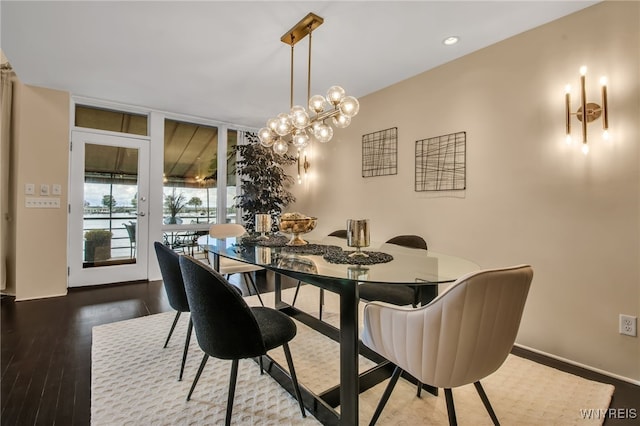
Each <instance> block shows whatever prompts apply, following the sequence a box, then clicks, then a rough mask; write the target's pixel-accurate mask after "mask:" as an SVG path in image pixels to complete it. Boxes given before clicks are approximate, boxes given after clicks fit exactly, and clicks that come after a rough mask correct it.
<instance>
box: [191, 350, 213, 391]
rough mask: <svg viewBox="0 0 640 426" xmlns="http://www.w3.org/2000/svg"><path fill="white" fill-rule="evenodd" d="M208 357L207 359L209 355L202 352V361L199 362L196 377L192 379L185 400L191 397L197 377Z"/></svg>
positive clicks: (198, 377)
mask: <svg viewBox="0 0 640 426" xmlns="http://www.w3.org/2000/svg"><path fill="white" fill-rule="evenodd" d="M208 359H209V355H207V354H204V356H203V357H202V362H201V363H200V367H198V372H197V373H196V377H195V378H194V379H193V383H192V384H191V389H189V394H188V395H187V401H189V400H190V399H191V394H192V393H193V390H194V389H195V388H196V384H197V383H198V379H200V375H201V374H202V370H204V366H205V365H206V364H207V360H208Z"/></svg>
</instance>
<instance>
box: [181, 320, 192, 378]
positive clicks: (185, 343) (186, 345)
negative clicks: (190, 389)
mask: <svg viewBox="0 0 640 426" xmlns="http://www.w3.org/2000/svg"><path fill="white" fill-rule="evenodd" d="M192 330H193V321H192V320H191V318H189V326H188V327H187V339H186V341H185V342H184V353H183V354H182V365H181V366H180V376H178V381H179V382H181V381H182V373H184V364H185V363H186V362H187V352H189V343H190V342H191V331H192Z"/></svg>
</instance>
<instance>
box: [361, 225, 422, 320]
mask: <svg viewBox="0 0 640 426" xmlns="http://www.w3.org/2000/svg"><path fill="white" fill-rule="evenodd" d="M387 244H395V245H397V246H401V247H409V248H415V249H421V250H427V242H426V241H425V240H424V238H422V237H420V236H418V235H398V236H397V237H393V238H391V239H389V240H387ZM358 292H359V293H360V298H361V299H364V300H366V301H369V302H372V301H379V302H387V303H391V304H394V305H401V306H404V305H411V306H413V307H414V308H415V307H416V306H418V304H419V303H420V287H419V286H409V285H390V284H389V285H385V284H369V283H364V284H360V285H359V286H358Z"/></svg>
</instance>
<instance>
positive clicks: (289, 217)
mask: <svg viewBox="0 0 640 426" xmlns="http://www.w3.org/2000/svg"><path fill="white" fill-rule="evenodd" d="M317 223H318V218H315V217H307V216H303V215H301V214H300V213H284V214H283V215H282V216H281V217H280V231H282V232H284V233H287V234H292V235H291V240H289V242H288V243H287V245H288V246H303V245H305V244H308V243H307V242H306V241H305V240H303V239H302V238H300V234H306V233H307V232H311V231H313V230H314V229H315V227H316V224H317Z"/></svg>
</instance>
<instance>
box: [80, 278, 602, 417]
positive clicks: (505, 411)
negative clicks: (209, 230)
mask: <svg viewBox="0 0 640 426" xmlns="http://www.w3.org/2000/svg"><path fill="white" fill-rule="evenodd" d="M292 291H293V289H290V290H286V291H285V292H284V295H283V299H284V300H291V299H292ZM300 293H301V294H300V295H299V296H298V300H297V302H296V306H298V307H300V308H302V309H304V310H307V311H308V312H309V313H311V314H312V315H315V316H317V313H318V295H319V291H318V289H317V288H315V287H312V286H302V289H301V292H300ZM325 293H326V297H325V307H324V310H323V320H325V321H327V322H329V323H333V324H336V325H337V322H338V320H339V315H338V310H337V306H338V304H337V302H338V300H337V298H336V297H335V296H334V295H332V294H331V293H328V292H325ZM262 298H263V300H264V301H265V304H267V305H273V295H272V294H264V295H262ZM247 301H248V302H249V304H251V305H257V304H258V303H259V302H257V299H256V298H255V297H248V298H247ZM174 315H175V314H174V313H163V314H156V315H151V316H147V317H142V318H136V319H132V320H128V321H122V322H117V323H113V324H107V325H101V326H97V327H94V329H93V344H92V368H91V373H92V377H91V424H92V425H95V426H97V425H214V424H223V423H224V417H225V410H226V398H227V389H228V383H229V372H230V368H231V363H230V362H229V361H221V360H216V359H213V358H210V359H209V362H208V364H207V366H206V368H205V370H204V372H203V374H202V377H201V378H200V381H199V383H198V386H197V387H196V389H195V392H194V394H193V396H192V399H191V401H189V402H187V401H186V395H187V393H188V391H189V388H190V386H191V382H192V380H193V377H194V376H195V373H196V371H197V368H198V365H199V363H200V360H201V358H202V352H201V351H200V349H199V347H198V345H197V342H196V339H195V335H194V337H193V338H192V341H191V346H190V348H189V356H188V358H187V364H186V367H185V372H184V380H183V381H181V382H179V381H177V378H178V372H179V368H180V360H181V357H182V350H183V345H184V339H185V335H186V329H187V321H188V315H187V314H183V315H182V317H181V319H180V321H179V323H178V325H177V327H176V330H175V332H174V336H172V338H171V342H170V343H169V346H168V347H167V348H166V349H163V348H162V346H163V344H164V340H165V339H166V336H167V333H168V331H169V328H170V327H171V322H172V320H173V317H174ZM297 326H298V334H297V335H296V337H295V338H294V339H293V340H292V341H291V343H290V346H291V351H292V355H293V361H294V365H295V367H296V371H297V373H298V380H299V382H300V384H301V385H302V386H305V387H307V388H308V389H309V390H311V391H313V392H315V393H318V392H321V391H323V390H325V389H327V388H329V387H331V386H334V385H335V384H337V383H338V377H339V358H338V345H337V343H335V342H333V341H332V340H330V339H328V338H326V337H324V336H322V335H320V334H318V333H317V332H315V331H314V330H312V329H310V328H309V327H307V326H305V325H304V324H301V323H297ZM269 355H271V356H272V357H273V358H274V359H276V360H277V361H278V362H279V363H280V364H281V365H286V362H285V360H284V353H283V352H282V350H281V349H277V350H274V351H271V352H270V353H269ZM371 365H372V364H371V362H370V361H369V360H367V359H365V358H363V357H361V360H360V369H361V370H364V369H367V368H369V367H370V366H371ZM385 385H386V381H385V382H383V383H381V384H379V385H377V386H376V387H374V388H372V389H370V390H368V391H367V392H364V393H363V394H361V395H360V424H368V423H369V420H370V419H371V416H372V414H373V411H374V410H375V406H376V404H377V402H378V401H379V399H380V396H381V394H382V392H383V391H384V387H385ZM483 386H484V388H485V391H486V393H487V395H488V397H489V399H490V400H491V403H492V405H493V407H494V410H495V411H496V413H497V416H498V418H499V420H500V422H501V424H503V425H518V426H520V425H563V426H564V425H597V424H602V421H603V419H597V418H595V419H593V418H592V419H588V418H585V417H587V416H586V413H588V412H589V410H592V411H591V412H597V410H599V409H601V410H605V409H607V408H608V407H609V403H610V401H611V397H612V395H613V391H614V388H613V386H611V385H607V384H602V383H598V382H594V381H589V380H585V379H582V378H580V377H577V376H574V375H571V374H567V373H564V372H561V371H559V370H555V369H553V368H549V367H546V366H543V365H540V364H537V363H534V362H531V361H529V360H526V359H523V358H520V357H516V356H513V355H510V356H509V357H508V358H507V361H506V362H505V363H504V364H503V365H502V367H501V368H500V369H499V370H498V371H496V372H495V373H494V374H492V375H491V376H489V377H487V378H486V379H485V380H483ZM440 394H441V395H440V396H438V397H434V396H432V395H430V394H428V393H425V392H423V395H422V397H421V398H418V397H416V396H415V387H414V386H413V385H412V384H410V383H408V382H406V381H404V380H402V379H401V380H400V381H399V382H398V384H397V386H396V388H395V390H394V392H393V394H392V395H391V398H390V400H389V403H388V404H387V406H386V407H385V410H384V411H383V413H382V416H381V418H380V420H379V421H378V424H379V425H417V424H431V425H446V424H448V420H447V409H446V403H445V401H444V396H443V392H440ZM453 394H454V399H455V404H456V414H457V417H458V423H459V424H460V425H474V426H476V425H491V424H492V423H491V419H490V418H489V416H488V414H487V413H486V411H485V409H484V407H483V405H482V403H481V401H480V398H479V397H478V395H477V393H476V391H475V389H474V387H473V386H472V385H470V386H463V387H460V388H456V389H454V390H453ZM232 423H233V424H237V425H307V424H308V425H315V424H319V422H318V421H317V420H316V419H314V418H313V416H311V415H310V414H308V415H307V418H304V419H303V418H302V417H301V415H300V411H299V408H298V405H297V402H296V400H295V399H294V398H293V397H292V396H291V395H290V394H289V393H287V392H286V391H285V390H283V389H282V388H281V387H280V385H278V383H277V382H275V381H274V380H273V379H272V378H271V377H270V376H269V375H267V374H264V375H260V372H259V368H258V366H257V364H256V363H255V362H254V361H251V360H243V361H241V362H240V368H239V372H238V382H237V387H236V397H235V402H234V408H233V419H232Z"/></svg>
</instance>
